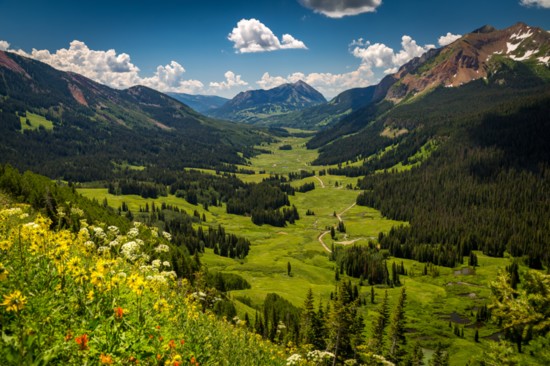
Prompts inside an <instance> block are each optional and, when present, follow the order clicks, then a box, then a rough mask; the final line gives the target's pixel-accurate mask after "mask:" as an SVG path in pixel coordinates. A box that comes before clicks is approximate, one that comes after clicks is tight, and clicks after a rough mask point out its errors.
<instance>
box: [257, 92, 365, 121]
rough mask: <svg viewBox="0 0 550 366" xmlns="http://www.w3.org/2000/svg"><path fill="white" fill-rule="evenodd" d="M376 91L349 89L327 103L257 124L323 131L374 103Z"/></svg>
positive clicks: (275, 116)
mask: <svg viewBox="0 0 550 366" xmlns="http://www.w3.org/2000/svg"><path fill="white" fill-rule="evenodd" d="M375 89H376V87H375V86H369V87H366V88H354V89H349V90H346V91H344V92H342V93H340V94H338V95H337V96H336V97H334V98H333V99H331V100H330V101H329V102H327V103H322V104H317V105H314V106H312V107H309V108H305V109H302V110H299V111H294V112H290V113H287V114H281V115H273V116H270V117H266V118H264V119H262V120H259V121H257V122H256V124H258V125H266V126H276V127H293V128H301V129H305V130H318V129H323V128H326V127H328V126H331V125H333V124H335V123H337V122H338V121H340V120H341V119H342V118H344V117H345V116H347V115H348V114H350V113H352V112H354V111H356V110H358V109H359V108H361V107H364V106H366V105H368V104H369V103H371V102H373V97H374V92H375Z"/></svg>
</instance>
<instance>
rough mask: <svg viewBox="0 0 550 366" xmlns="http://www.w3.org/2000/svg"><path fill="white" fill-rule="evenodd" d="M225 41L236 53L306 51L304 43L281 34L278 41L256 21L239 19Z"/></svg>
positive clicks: (269, 30)
mask: <svg viewBox="0 0 550 366" xmlns="http://www.w3.org/2000/svg"><path fill="white" fill-rule="evenodd" d="M227 39H228V40H230V41H231V42H233V48H235V49H236V52H237V53H251V52H266V51H276V50H282V49H291V48H297V49H299V48H301V49H307V47H306V45H305V44H304V42H302V41H299V40H297V39H296V38H294V37H293V36H291V35H290V34H283V36H282V38H281V40H279V39H278V38H277V37H276V36H275V35H274V34H273V32H272V31H271V29H269V28H268V27H266V26H265V25H264V24H263V23H262V22H260V21H259V20H257V19H254V18H252V19H241V20H240V21H239V22H238V23H237V26H236V27H235V28H233V31H232V32H231V33H229V35H228V36H227Z"/></svg>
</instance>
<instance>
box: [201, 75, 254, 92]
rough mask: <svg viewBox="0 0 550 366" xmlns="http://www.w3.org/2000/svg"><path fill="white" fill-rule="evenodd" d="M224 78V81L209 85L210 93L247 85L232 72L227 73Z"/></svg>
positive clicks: (239, 76)
mask: <svg viewBox="0 0 550 366" xmlns="http://www.w3.org/2000/svg"><path fill="white" fill-rule="evenodd" d="M224 76H225V81H220V82H211V83H210V90H211V92H213V93H216V92H220V91H223V90H230V89H232V88H235V87H244V86H247V85H248V83H247V82H246V81H244V80H242V79H241V75H235V73H234V72H233V71H227V72H226V73H225V74H224Z"/></svg>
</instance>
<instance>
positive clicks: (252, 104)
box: [206, 80, 326, 123]
mask: <svg viewBox="0 0 550 366" xmlns="http://www.w3.org/2000/svg"><path fill="white" fill-rule="evenodd" d="M325 102H326V99H325V97H324V96H323V95H322V94H321V93H319V92H318V91H317V90H315V89H314V88H313V87H311V86H310V85H308V84H307V83H305V82H304V81H302V80H299V81H297V82H295V83H287V84H282V85H279V86H277V87H275V88H272V89H268V90H265V89H258V90H247V91H244V92H240V93H239V94H237V95H236V96H235V97H234V98H233V99H231V100H229V101H228V102H227V103H225V104H224V105H223V106H221V107H220V108H217V109H214V110H210V111H208V112H206V114H207V115H209V116H212V117H218V118H224V119H228V120H232V121H239V122H245V123H252V122H254V121H257V120H259V119H261V118H265V117H267V116H270V115H274V114H284V113H288V112H292V111H295V110H301V109H304V108H307V107H310V106H313V105H316V104H321V103H325Z"/></svg>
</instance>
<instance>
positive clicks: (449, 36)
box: [437, 0, 550, 47]
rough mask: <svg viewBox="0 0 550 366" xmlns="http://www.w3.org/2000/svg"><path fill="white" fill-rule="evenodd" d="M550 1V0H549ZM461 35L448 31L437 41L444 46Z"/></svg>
mask: <svg viewBox="0 0 550 366" xmlns="http://www.w3.org/2000/svg"><path fill="white" fill-rule="evenodd" d="M548 1H550V0H548ZM460 37H462V35H460V34H452V33H451V32H447V34H446V35H444V36H441V37H439V39H438V40H437V43H438V44H439V46H441V47H443V46H446V45H448V44H451V43H453V42H454V41H456V40H457V39H459V38H460Z"/></svg>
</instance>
